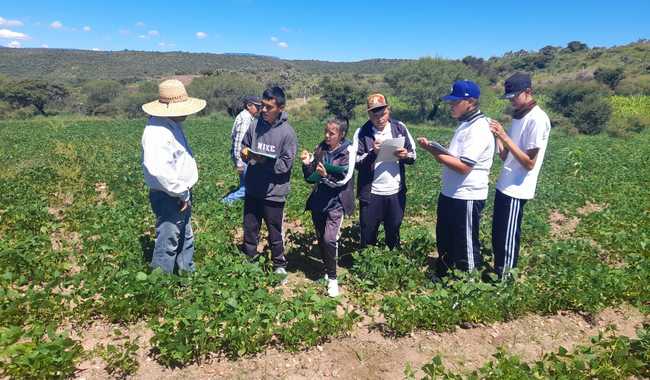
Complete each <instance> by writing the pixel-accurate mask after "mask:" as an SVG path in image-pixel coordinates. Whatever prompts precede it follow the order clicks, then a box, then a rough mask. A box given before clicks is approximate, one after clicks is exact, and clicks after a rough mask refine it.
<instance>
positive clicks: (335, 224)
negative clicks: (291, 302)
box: [311, 208, 343, 280]
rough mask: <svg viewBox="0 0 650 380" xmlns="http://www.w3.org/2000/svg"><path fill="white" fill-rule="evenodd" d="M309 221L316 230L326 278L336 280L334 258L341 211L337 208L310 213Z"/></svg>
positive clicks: (341, 215) (336, 252)
mask: <svg viewBox="0 0 650 380" xmlns="http://www.w3.org/2000/svg"><path fill="white" fill-rule="evenodd" d="M311 220H312V221H313V222H314V228H315V229H316V236H317V237H318V246H319V248H320V252H321V255H322V257H323V262H324V263H325V272H326V273H327V277H328V278H329V279H332V280H333V279H336V257H337V255H338V248H339V233H340V232H341V223H343V209H342V208H337V209H334V210H330V211H327V212H318V211H312V212H311Z"/></svg>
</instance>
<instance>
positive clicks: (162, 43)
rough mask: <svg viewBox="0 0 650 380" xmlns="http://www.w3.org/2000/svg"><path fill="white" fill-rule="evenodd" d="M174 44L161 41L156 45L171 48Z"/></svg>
mask: <svg viewBox="0 0 650 380" xmlns="http://www.w3.org/2000/svg"><path fill="white" fill-rule="evenodd" d="M174 46H176V44H175V43H168V42H162V41H161V42H158V47H161V48H173V47H174Z"/></svg>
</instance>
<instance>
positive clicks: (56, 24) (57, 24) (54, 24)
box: [50, 21, 63, 29]
mask: <svg viewBox="0 0 650 380" xmlns="http://www.w3.org/2000/svg"><path fill="white" fill-rule="evenodd" d="M50 28H52V29H61V28H63V24H62V23H61V21H53V22H52V23H51V24H50Z"/></svg>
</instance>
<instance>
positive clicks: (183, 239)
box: [142, 79, 206, 273]
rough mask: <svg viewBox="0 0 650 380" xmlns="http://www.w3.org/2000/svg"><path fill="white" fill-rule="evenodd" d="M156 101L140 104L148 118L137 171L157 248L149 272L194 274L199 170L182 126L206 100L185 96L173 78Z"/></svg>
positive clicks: (159, 90) (155, 247) (165, 83)
mask: <svg viewBox="0 0 650 380" xmlns="http://www.w3.org/2000/svg"><path fill="white" fill-rule="evenodd" d="M158 92H159V99H158V100H155V101H153V102H150V103H147V104H144V105H143V106H142V110H143V111H144V112H146V113H147V114H148V115H150V117H149V120H148V122H147V126H146V127H145V128H144V133H143V134H142V168H143V170H144V181H145V183H146V184H147V186H148V187H149V189H150V190H149V201H150V202H151V208H152V209H153V212H154V214H155V215H156V245H155V246H154V250H153V257H152V259H151V267H152V268H154V269H155V268H161V269H162V270H163V271H165V272H167V273H173V272H174V271H175V270H176V271H177V272H193V271H194V261H193V259H192V258H193V256H194V234H193V233H192V224H191V222H190V217H191V215H192V194H191V189H192V186H194V184H195V183H196V181H197V179H198V170H197V168H196V161H194V155H193V153H192V149H190V147H189V145H188V143H187V138H186V137H185V133H184V132H183V128H182V122H183V121H184V120H185V118H186V117H187V116H188V115H191V114H194V113H197V112H199V111H201V110H202V109H203V108H205V104H206V102H205V100H202V99H196V98H190V97H189V96H187V91H185V86H183V84H182V83H181V82H180V81H178V80H175V79H171V80H166V81H164V82H162V83H160V85H159V86H158Z"/></svg>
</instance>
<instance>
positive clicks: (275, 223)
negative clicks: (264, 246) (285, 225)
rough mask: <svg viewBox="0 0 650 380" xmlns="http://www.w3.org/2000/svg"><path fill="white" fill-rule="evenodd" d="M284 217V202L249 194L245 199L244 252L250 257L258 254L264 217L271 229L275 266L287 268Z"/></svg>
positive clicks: (271, 244) (270, 242)
mask: <svg viewBox="0 0 650 380" xmlns="http://www.w3.org/2000/svg"><path fill="white" fill-rule="evenodd" d="M283 217H284V202H272V201H266V200H263V199H256V198H253V197H250V196H247V197H246V198H245V200H244V253H246V255H248V257H250V258H254V257H256V256H257V243H258V242H259V239H260V228H261V226H262V219H264V223H266V228H267V230H268V231H269V238H268V241H269V246H271V255H272V260H273V267H275V268H285V267H286V266H287V259H286V258H285V257H284V243H283V236H282V219H283Z"/></svg>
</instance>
